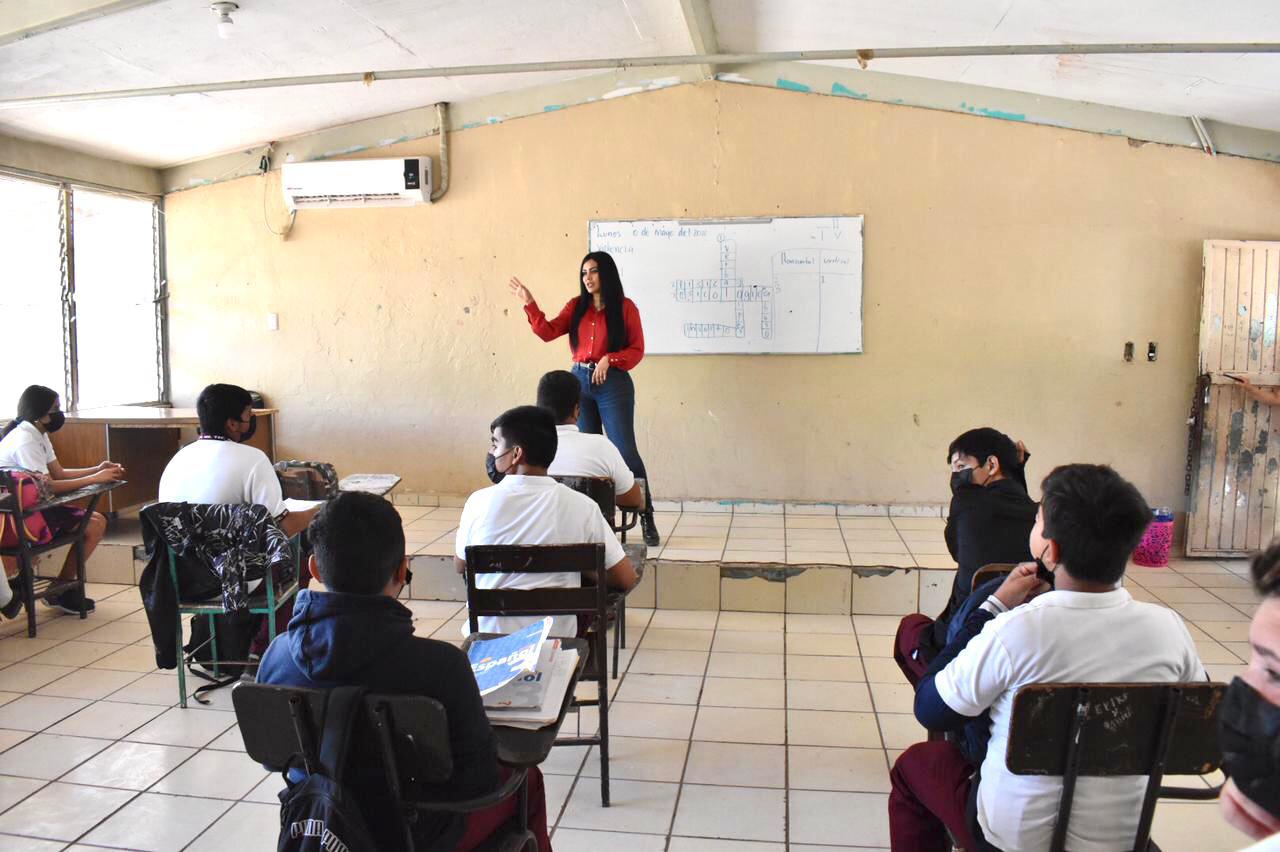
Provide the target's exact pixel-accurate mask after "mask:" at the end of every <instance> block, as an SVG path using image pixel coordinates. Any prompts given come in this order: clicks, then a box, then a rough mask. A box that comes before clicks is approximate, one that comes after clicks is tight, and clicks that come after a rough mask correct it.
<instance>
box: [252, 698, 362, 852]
mask: <svg viewBox="0 0 1280 852" xmlns="http://www.w3.org/2000/svg"><path fill="white" fill-rule="evenodd" d="M364 693H365V687H363V686H340V687H337V688H336V689H333V690H331V691H330V693H329V701H328V704H327V706H326V708H325V713H324V732H323V734H322V735H321V739H320V765H319V766H314V767H311V772H310V774H309V775H307V776H306V777H305V778H303V779H302V780H301V781H290V780H289V770H288V769H286V770H285V773H284V777H285V782H286V783H287V784H288V787H286V788H285V789H284V790H281V791H280V838H279V840H278V842H277V844H276V849H277V850H278V852H377V848H378V847H377V844H376V843H375V842H374V840H373V836H372V835H371V834H370V833H369V827H368V825H367V824H366V823H365V819H364V814H363V813H361V812H360V806H359V805H358V804H357V803H356V801H355V798H354V797H353V796H352V795H351V792H350V791H349V790H347V789H346V788H345V787H343V785H342V777H343V772H344V770H345V768H346V758H347V747H348V745H349V744H350V740H351V731H352V728H353V727H354V723H355V720H356V717H357V716H359V711H360V707H361V704H362V703H363V700H362V699H363V698H364Z"/></svg>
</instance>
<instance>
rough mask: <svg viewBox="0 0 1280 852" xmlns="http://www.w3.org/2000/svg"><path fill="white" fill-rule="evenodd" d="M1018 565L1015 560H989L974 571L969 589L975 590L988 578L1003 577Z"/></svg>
mask: <svg viewBox="0 0 1280 852" xmlns="http://www.w3.org/2000/svg"><path fill="white" fill-rule="evenodd" d="M1017 567H1018V566H1017V564H1015V563H1013V562H989V563H987V564H986V565H983V566H982V567H981V568H979V569H978V570H977V571H974V572H973V582H972V583H971V584H970V585H969V590H970V591H973V590H974V589H976V588H978V587H979V586H981V585H982V584H983V583H985V582H987V581H988V580H991V579H994V578H996V577H1003V576H1005V575H1006V574H1008V573H1009V572H1010V571H1012V570H1013V569H1014V568H1017Z"/></svg>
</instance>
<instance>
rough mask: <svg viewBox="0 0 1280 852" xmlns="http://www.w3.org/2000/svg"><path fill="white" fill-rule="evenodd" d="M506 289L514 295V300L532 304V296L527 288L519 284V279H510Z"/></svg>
mask: <svg viewBox="0 0 1280 852" xmlns="http://www.w3.org/2000/svg"><path fill="white" fill-rule="evenodd" d="M507 287H509V288H510V289H511V292H512V293H514V294H515V296H516V298H517V299H519V300H520V301H521V302H523V303H524V304H526V305H532V304H533V294H532V293H530V292H529V288H528V287H526V286H524V285H523V284H521V283H520V279H519V278H515V277H512V279H511V281H510V283H508V284H507Z"/></svg>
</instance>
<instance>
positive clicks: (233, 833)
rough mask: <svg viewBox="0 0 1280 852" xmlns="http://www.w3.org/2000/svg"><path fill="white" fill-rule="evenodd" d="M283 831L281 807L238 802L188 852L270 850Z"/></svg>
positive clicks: (197, 839) (206, 830)
mask: <svg viewBox="0 0 1280 852" xmlns="http://www.w3.org/2000/svg"><path fill="white" fill-rule="evenodd" d="M279 831H280V807H279V805H264V804H259V803H257V802H239V803H237V804H236V805H234V806H233V807H232V808H231V810H229V811H227V812H226V813H225V814H223V815H222V816H220V817H219V818H218V821H217V822H215V823H214V824H213V825H211V826H209V827H208V828H206V829H205V830H204V833H203V834H201V835H200V836H199V837H198V838H196V842H195V843H193V844H191V845H190V846H188V847H187V850H188V852H226V850H229V849H236V850H244V852H249V850H254V849H258V848H260V847H261V848H268V847H269V843H270V841H271V838H273V837H275V836H276V835H277V834H278V833H279Z"/></svg>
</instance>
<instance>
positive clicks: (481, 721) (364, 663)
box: [258, 492, 551, 850]
mask: <svg viewBox="0 0 1280 852" xmlns="http://www.w3.org/2000/svg"><path fill="white" fill-rule="evenodd" d="M309 535H310V537H311V541H312V546H313V548H314V551H313V553H312V555H311V557H310V559H309V560H308V568H309V570H310V572H311V576H313V577H314V578H315V579H317V580H319V581H320V582H321V583H323V584H324V589H325V590H324V591H318V590H315V589H303V590H302V591H300V592H298V599H297V602H296V604H295V605H294V609H293V618H292V619H291V620H290V622H289V629H288V630H287V631H286V632H284V633H282V634H280V635H279V636H277V637H276V640H275V641H274V642H272V643H271V647H269V648H268V649H267V652H266V654H265V655H264V656H263V658H262V664H261V666H259V668H258V682H259V683H270V684H278V685H282V686H299V687H308V688H313V689H332V688H334V687H337V686H351V685H360V686H366V687H368V688H369V691H370V692H375V693H377V692H382V693H400V694H410V695H425V696H427V697H428V698H434V699H436V700H437V701H439V702H440V703H441V704H443V705H444V708H445V713H446V715H447V717H448V720H449V744H450V749H451V751H452V753H453V766H454V773H453V776H452V777H451V778H450V779H449V780H448V781H447V782H445V783H443V784H439V785H435V786H433V787H430V788H427V789H425V790H422V791H419V792H421V793H423V794H424V795H425V796H426V797H428V798H435V797H438V798H440V799H442V800H446V799H466V798H471V797H475V796H480V795H483V794H484V793H487V792H490V791H492V790H494V789H496V788H497V786H498V783H499V780H500V773H499V767H498V762H497V757H496V754H495V752H494V746H493V735H492V732H491V729H490V727H489V720H488V718H487V717H486V716H485V712H484V705H483V704H482V702H481V699H480V690H479V688H478V687H477V686H476V681H475V676H474V675H473V674H472V673H471V666H470V663H469V662H468V661H467V657H466V655H465V654H463V653H462V652H461V651H460V650H458V649H457V648H455V647H454V646H452V645H450V644H448V643H446V642H440V641H437V640H435V639H427V638H425V637H421V636H415V635H414V632H413V613H412V612H411V611H410V610H409V609H408V608H406V607H405V606H404V605H403V604H401V603H400V602H399V601H398V600H397V598H398V597H399V595H400V592H401V590H403V589H404V587H405V586H406V585H407V584H408V582H409V560H408V558H406V556H405V542H404V528H403V526H402V524H401V521H400V515H399V514H398V513H397V512H396V510H395V507H393V506H392V505H391V504H390V503H388V502H387V501H386V500H384V499H382V498H381V497H376V496H374V495H372V494H364V493H359V492H344V493H341V494H339V495H338V496H337V497H335V498H333V499H332V500H330V501H329V502H328V503H327V504H325V505H324V506H323V507H322V508H321V510H320V512H319V514H317V515H316V518H315V520H314V521H313V522H312V524H311V528H310V531H309ZM351 751H352V754H353V755H364V754H378V753H379V751H378V749H377V747H376V745H375V744H374V743H372V742H369V743H363V744H362V743H361V742H356V743H354V745H353V748H352V750H351ZM348 778H351V779H352V780H351V781H350V782H348V783H349V785H350V786H351V789H352V790H353V793H354V795H355V798H356V801H357V804H358V805H359V806H360V809H361V812H362V813H363V814H364V816H365V820H366V822H367V824H368V826H369V829H370V830H371V832H372V833H373V834H374V836H375V838H376V839H377V840H378V841H379V845H378V848H380V849H400V848H402V846H403V835H402V834H401V832H400V830H399V828H398V826H399V817H398V815H396V814H395V813H394V812H393V810H392V808H393V807H394V803H393V801H392V799H391V795H390V792H389V791H388V789H387V785H386V778H385V776H384V775H383V771H382V767H381V765H380V764H379V763H370V764H368V765H353V766H352V768H351V772H350V773H349V774H348ZM528 784H529V805H530V814H529V820H530V822H529V825H530V829H531V830H533V832H534V833H535V835H537V837H538V842H539V844H540V848H541V849H543V850H549V849H550V848H551V847H550V841H549V840H548V838H547V827H546V803H545V797H544V794H543V790H542V778H541V775H540V774H539V773H538V771H537V770H536V768H535V769H533V770H530V772H529V780H528ZM515 806H516V805H515V802H514V797H511V798H508V799H507V801H506V802H504V803H501V804H500V805H498V806H495V807H494V808H491V809H489V810H486V811H482V812H480V813H476V814H472V815H471V816H470V817H468V818H466V819H463V818H462V817H459V816H449V815H444V814H439V815H429V814H426V813H420V814H419V815H418V819H417V821H416V822H415V823H414V828H413V831H414V838H415V841H416V842H417V843H418V844H420V845H419V847H418V848H432V849H471V848H473V847H474V846H475V845H477V843H478V842H479V841H480V840H483V838H485V837H486V836H488V834H490V833H492V832H493V831H494V830H496V829H497V828H498V827H499V826H500V825H501V824H502V823H504V822H505V821H506V820H508V819H510V818H511V817H512V816H513V815H514V813H515Z"/></svg>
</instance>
